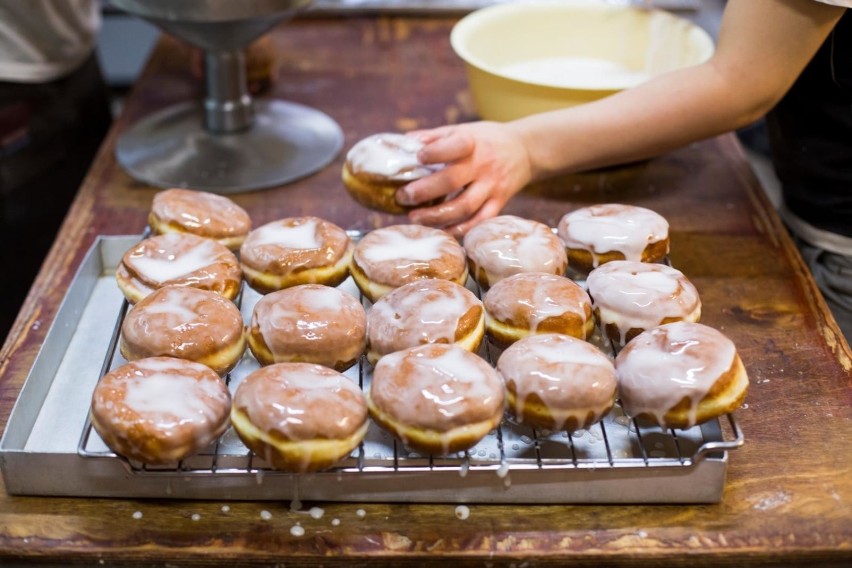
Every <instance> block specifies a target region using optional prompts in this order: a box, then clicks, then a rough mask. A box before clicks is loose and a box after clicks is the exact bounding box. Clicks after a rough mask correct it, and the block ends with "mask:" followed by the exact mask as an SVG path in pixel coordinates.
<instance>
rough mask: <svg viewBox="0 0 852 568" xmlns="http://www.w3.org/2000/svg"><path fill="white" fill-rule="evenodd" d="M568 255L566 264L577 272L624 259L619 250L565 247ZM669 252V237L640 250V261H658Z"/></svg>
mask: <svg viewBox="0 0 852 568" xmlns="http://www.w3.org/2000/svg"><path fill="white" fill-rule="evenodd" d="M565 252H566V253H567V255H568V266H569V267H571V268H572V269H574V270H576V271H577V272H582V273H586V274H588V273H589V272H591V271H592V270H594V269H595V268H597V267H598V266H601V265H602V264H606V263H607V262H612V261H613V260H625V259H626V257H625V256H624V253H622V252H619V251H608V252H603V253H594V252H591V251H589V250H586V249H580V248H566V249H565ZM667 254H669V239H668V238H665V239H662V240H659V241H656V242H653V243H649V244H648V246H646V247H645V249H644V250H643V251H642V259H641V261H642V262H660V261H662V260H663V259H664V258H665V257H666V255H667Z"/></svg>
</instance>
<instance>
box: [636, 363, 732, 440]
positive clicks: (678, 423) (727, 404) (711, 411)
mask: <svg viewBox="0 0 852 568" xmlns="http://www.w3.org/2000/svg"><path fill="white" fill-rule="evenodd" d="M747 392H748V374H747V373H746V370H745V366H744V365H743V362H742V360H741V359H740V356H739V355H735V356H734V361H733V363H732V364H731V368H730V369H729V370H728V371H727V372H725V373H723V374H722V375H721V376H720V377H719V378H718V379H716V382H715V383H713V387H712V388H711V389H710V391H709V392H708V393H707V395H705V396H704V398H702V399H701V400H700V401H699V402H698V405H697V407H696V408H695V410H694V415H693V409H692V401H690V400H689V398H687V397H684V399H683V400H681V401H680V402H679V403H678V404H677V405H676V406H675V407H673V408H670V409H668V410H667V411H666V413H665V415H664V420H665V426H667V427H669V428H689V427H691V426H693V425H695V424H701V423H703V422H707V421H708V420H712V419H713V418H718V417H719V416H722V415H723V414H729V413H731V412H733V411H735V410H736V409H737V408H739V407H740V406H742V404H743V401H744V400H745V397H746V394H747ZM648 418H650V417H648Z"/></svg>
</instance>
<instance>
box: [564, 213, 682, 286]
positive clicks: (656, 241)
mask: <svg viewBox="0 0 852 568" xmlns="http://www.w3.org/2000/svg"><path fill="white" fill-rule="evenodd" d="M557 230H558V233H559V237H560V238H561V239H562V242H563V243H565V247H566V249H567V253H568V266H570V267H571V268H573V269H575V270H577V271H579V272H584V273H588V272H589V271H591V270H592V269H593V268H597V267H598V266H600V265H601V264H604V263H606V262H609V261H611V260H635V261H641V262H659V261H661V260H663V259H664V258H665V257H666V255H667V254H668V253H669V224H668V221H666V220H665V219H664V218H663V217H662V216H660V215H659V214H658V213H655V212H654V211H651V210H650V209H645V208H644V207H636V206H634V205H621V204H618V203H609V204H605V205H592V206H590V207H584V208H582V209H577V210H575V211H572V212H570V213H568V214H566V215H565V216H563V217H562V219H561V220H560V221H559V226H558V228H557Z"/></svg>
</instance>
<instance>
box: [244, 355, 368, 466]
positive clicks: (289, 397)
mask: <svg viewBox="0 0 852 568" xmlns="http://www.w3.org/2000/svg"><path fill="white" fill-rule="evenodd" d="M231 423H232V424H233V425H234V431H235V432H236V433H237V435H238V436H239V438H240V439H241V440H242V441H243V443H244V444H245V445H246V446H248V448H249V449H250V450H251V451H253V452H254V453H255V454H257V455H258V456H260V457H261V458H263V459H264V460H266V461H267V462H268V463H269V464H270V465H271V466H272V467H274V468H276V469H281V470H285V471H291V472H298V473H304V472H308V471H318V470H321V469H326V468H328V467H331V466H332V465H334V464H335V463H337V462H338V461H340V460H341V459H342V458H344V457H346V456H347V455H349V453H350V452H352V450H353V449H355V448H356V447H357V446H358V444H359V443H361V440H363V439H364V435H365V434H366V433H367V404H366V402H365V400H364V395H363V393H362V392H361V389H360V388H358V385H356V384H355V383H354V382H352V381H351V380H350V379H348V378H346V377H345V376H343V375H341V374H340V373H338V372H337V371H335V370H333V369H329V368H328V367H323V366H321V365H313V364H310V363H276V364H275V365H270V366H268V367H262V368H260V369H258V370H257V371H254V372H252V373H251V374H249V375H248V376H246V377H245V379H243V380H242V382H240V384H239V386H237V390H236V392H235V393H234V402H233V405H232V406H231Z"/></svg>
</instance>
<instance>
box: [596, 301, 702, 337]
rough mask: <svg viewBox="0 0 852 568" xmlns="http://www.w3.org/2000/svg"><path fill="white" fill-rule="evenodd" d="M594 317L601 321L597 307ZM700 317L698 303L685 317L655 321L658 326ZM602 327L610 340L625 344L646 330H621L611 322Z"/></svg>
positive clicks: (694, 321) (636, 328)
mask: <svg viewBox="0 0 852 568" xmlns="http://www.w3.org/2000/svg"><path fill="white" fill-rule="evenodd" d="M595 319H597V320H598V321H601V322H602V320H601V316H600V310H598V309H596V310H595ZM700 319H701V305H700V304H699V305H698V306H697V307H696V308H695V309H694V310H693V311H692V312H690V313H689V314H687V315H686V316H685V317H664V318H663V319H661V320H660V321H659V322H658V323H657V325H658V326H659V325H665V324H667V323H673V322H676V321H687V322H692V323H696V322H698V321H699V320H700ZM603 327H604V329H603V332H604V334H605V335H606V337H607V338H608V339H609V340H610V341H614V342H615V343H617V344H619V345H627V344H628V343H629V342H630V340H631V339H633V338H634V337H636V336H637V335H639V334H640V333H642V332H643V331H646V329H644V328H639V327H631V328H629V329H627V330H623V329H621V328H620V327H619V326H618V325H616V324H615V323H613V322H607V323H606V324H604V326H603Z"/></svg>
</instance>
